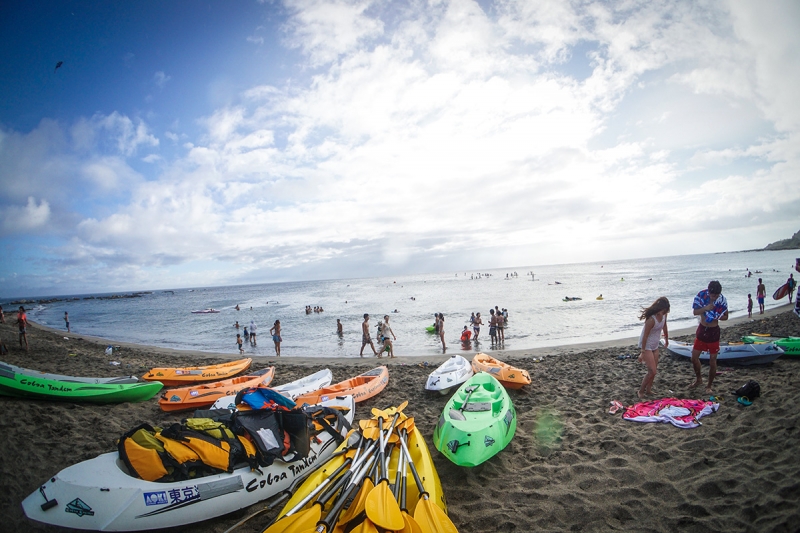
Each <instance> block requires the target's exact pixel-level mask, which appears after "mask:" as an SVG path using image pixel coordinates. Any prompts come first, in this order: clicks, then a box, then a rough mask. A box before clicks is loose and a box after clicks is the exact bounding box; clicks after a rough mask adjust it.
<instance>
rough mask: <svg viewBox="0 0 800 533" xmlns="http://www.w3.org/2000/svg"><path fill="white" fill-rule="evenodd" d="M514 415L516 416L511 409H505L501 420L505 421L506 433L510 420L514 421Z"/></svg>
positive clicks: (509, 426) (509, 428) (509, 427)
mask: <svg viewBox="0 0 800 533" xmlns="http://www.w3.org/2000/svg"><path fill="white" fill-rule="evenodd" d="M514 416H516V415H515V414H514V411H513V410H512V409H509V410H508V411H506V414H505V416H504V417H503V422H505V424H506V435H508V432H509V431H510V430H511V422H513V421H514Z"/></svg>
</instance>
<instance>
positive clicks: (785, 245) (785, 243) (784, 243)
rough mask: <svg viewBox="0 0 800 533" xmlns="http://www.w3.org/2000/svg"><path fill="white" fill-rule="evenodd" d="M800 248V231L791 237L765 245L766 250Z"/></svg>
mask: <svg viewBox="0 0 800 533" xmlns="http://www.w3.org/2000/svg"><path fill="white" fill-rule="evenodd" d="M798 248H800V231H798V232H797V233H795V234H794V235H792V238H791V239H783V240H780V241H775V242H773V243H770V244H768V245H767V246H766V247H764V249H765V250H795V249H798Z"/></svg>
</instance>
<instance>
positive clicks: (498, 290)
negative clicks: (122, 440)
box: [4, 250, 800, 357]
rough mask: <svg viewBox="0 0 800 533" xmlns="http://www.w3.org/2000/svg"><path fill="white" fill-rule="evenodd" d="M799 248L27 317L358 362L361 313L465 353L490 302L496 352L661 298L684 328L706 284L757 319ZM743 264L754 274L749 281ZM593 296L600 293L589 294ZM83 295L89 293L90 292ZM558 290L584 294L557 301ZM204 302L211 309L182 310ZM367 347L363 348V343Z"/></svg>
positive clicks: (358, 282)
mask: <svg viewBox="0 0 800 533" xmlns="http://www.w3.org/2000/svg"><path fill="white" fill-rule="evenodd" d="M797 255H800V252H798V251H797V250H787V251H774V252H773V251H770V252H764V251H758V252H735V253H720V254H703V255H684V256H674V257H657V258H648V259H633V260H621V261H605V262H592V263H579V264H565V265H544V266H528V267H526V266H522V267H514V268H499V269H490V270H481V271H472V272H463V271H459V272H444V273H437V274H420V275H409V276H393V277H379V278H364V279H345V280H326V281H303V282H292V283H266V284H259V285H245V286H232V287H197V288H194V289H186V288H182V289H171V290H170V289H158V290H155V289H154V290H152V291H147V293H146V294H142V295H141V296H140V297H135V298H114V299H102V298H98V297H102V296H110V295H109V294H104V295H62V296H60V297H59V298H61V299H62V300H63V301H57V302H53V303H47V304H33V305H31V306H30V307H29V313H28V316H29V318H30V319H31V320H34V321H36V322H39V323H41V324H44V325H47V326H50V327H54V328H58V329H61V328H64V312H65V311H67V312H69V317H70V323H71V328H72V334H73V335H77V334H86V335H92V336H98V337H104V338H107V339H113V340H116V341H120V342H131V343H139V344H144V345H150V346H160V347H165V348H175V349H186V350H199V351H208V352H217V353H230V354H237V353H238V348H237V347H236V333H242V329H238V330H237V329H236V328H235V327H234V324H235V323H236V322H238V323H239V324H240V326H242V327H243V326H248V325H249V324H250V322H251V321H254V322H255V324H256V325H257V333H258V335H257V339H258V344H257V346H251V345H250V344H249V343H247V342H245V343H244V349H245V354H246V355H247V356H248V357H250V356H271V355H274V354H275V351H274V345H273V343H272V339H271V338H270V335H269V328H270V327H271V326H272V324H273V323H274V321H275V320H280V321H281V325H282V337H283V343H282V344H281V355H282V356H283V357H291V356H317V357H358V356H359V350H360V348H361V322H362V320H363V318H362V315H363V314H364V313H369V314H370V318H371V320H370V324H371V331H372V334H373V338H374V335H375V328H376V325H377V319H378V318H380V317H382V316H383V315H386V314H388V315H389V316H390V324H391V327H392V330H393V331H394V333H395V335H396V336H397V340H396V341H395V343H394V346H395V354H396V355H404V356H405V355H412V356H424V355H431V354H435V353H441V352H442V348H441V343H440V342H439V339H438V337H436V336H434V335H433V334H430V333H427V332H426V331H425V327H426V326H429V325H431V324H432V323H433V315H434V313H436V312H440V313H444V315H445V338H446V342H447V345H448V350H447V353H450V354H454V353H460V351H461V350H462V349H465V350H466V349H467V347H462V345H461V343H460V342H459V337H460V335H461V330H462V329H463V327H464V325H466V324H468V323H469V319H470V315H471V313H473V312H480V313H481V316H482V318H483V322H484V324H487V323H488V318H489V309H490V308H494V307H495V306H498V307H499V308H501V309H502V308H506V309H508V313H509V319H508V327H507V329H506V334H505V344H504V346H503V347H504V348H505V349H511V350H516V349H529V348H538V347H548V346H558V345H565V344H574V343H583V342H593V341H603V340H611V339H620V338H628V337H638V335H639V332H640V331H641V326H642V323H641V322H640V321H639V320H638V315H639V313H640V311H641V308H642V307H643V306H647V305H649V304H650V303H652V302H653V301H654V300H655V299H656V298H657V297H659V296H666V297H667V298H669V300H670V303H671V308H672V309H671V312H670V314H669V318H668V325H669V327H670V329H678V328H684V327H690V326H692V325H693V324H695V323H696V319H695V318H694V317H693V316H692V308H691V306H692V298H693V297H694V295H695V294H696V293H697V292H698V291H700V290H701V289H704V288H706V286H707V285H708V282H709V281H710V280H713V279H716V280H719V281H720V282H721V283H722V287H723V291H722V292H723V294H724V295H725V296H726V297H727V299H728V304H729V307H730V312H731V317H737V316H743V315H746V314H747V294H748V293H751V294H752V295H753V301H754V308H755V314H754V316H757V313H758V304H757V302H756V301H755V293H756V285H757V284H758V278H759V277H761V278H763V280H764V283H765V285H766V287H767V301H766V306H767V308H771V307H775V306H778V305H781V304H784V303H787V300H786V299H783V300H781V301H779V302H776V301H774V300H773V299H772V293H773V291H775V289H777V288H778V287H779V286H780V285H782V284H784V283H785V282H786V279H787V278H788V277H789V274H790V273H792V272H794V270H793V266H794V260H795V257H796V256H797ZM748 269H749V270H750V271H752V272H753V275H752V277H749V278H748V277H746V274H747V271H748ZM756 271H761V273H756ZM531 272H533V277H532V276H531V275H530V273H531ZM515 274H516V275H515ZM115 294H124V293H115ZM601 294H602V297H603V299H602V300H598V299H596V298H597V297H598V296H599V295H601ZM92 296H94V297H95V298H94V299H87V298H91V297H92ZM565 297H576V298H581V299H580V300H575V301H568V302H565V301H563V299H564V298H565ZM36 300H41V298H37V299H36ZM237 305H238V306H239V309H240V310H238V311H237V310H236V308H235V307H236V306H237ZM307 305H309V306H312V307H314V306H321V307H322V308H323V309H324V311H323V312H321V313H311V314H309V315H307V314H306V313H305V307H306V306H307ZM26 307H27V306H26ZM209 307H211V308H214V309H218V310H219V311H220V312H219V313H216V314H192V313H191V311H193V310H199V309H205V308H209ZM4 309H6V311H12V310H13V309H14V307H13V306H7V305H4ZM395 311H396V312H395ZM337 318H338V319H340V320H341V321H342V323H343V325H344V333H343V335H342V336H341V337H339V336H338V335H337V334H336V319H337ZM65 336H67V334H66V333H65ZM489 340H490V339H489V328H488V326H484V327H483V328H482V330H481V334H480V339H479V344H477V345H475V343H472V344H471V345H470V346H469V350H471V351H475V350H479V351H486V352H491V351H492V350H491V346H490V342H489ZM365 353H367V354H370V355H371V354H372V352H371V350H370V348H369V346H367V348H366V349H365Z"/></svg>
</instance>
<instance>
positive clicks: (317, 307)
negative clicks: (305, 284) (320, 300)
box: [306, 305, 325, 315]
mask: <svg viewBox="0 0 800 533" xmlns="http://www.w3.org/2000/svg"><path fill="white" fill-rule="evenodd" d="M323 311H325V310H324V309H323V308H322V306H321V305H315V306H314V307H313V308H312V307H311V306H310V305H307V306H306V314H307V315H310V314H311V313H322V312H323Z"/></svg>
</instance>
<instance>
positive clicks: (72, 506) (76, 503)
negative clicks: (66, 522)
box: [64, 498, 94, 517]
mask: <svg viewBox="0 0 800 533" xmlns="http://www.w3.org/2000/svg"><path fill="white" fill-rule="evenodd" d="M64 510H65V511H66V512H68V513H72V514H76V515H78V516H79V517H83V516H94V511H92V508H91V507H89V506H88V505H86V503H85V502H84V501H83V500H81V499H80V498H75V499H74V500H72V501H71V502H69V503H68V504H67V506H66V507H64Z"/></svg>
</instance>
